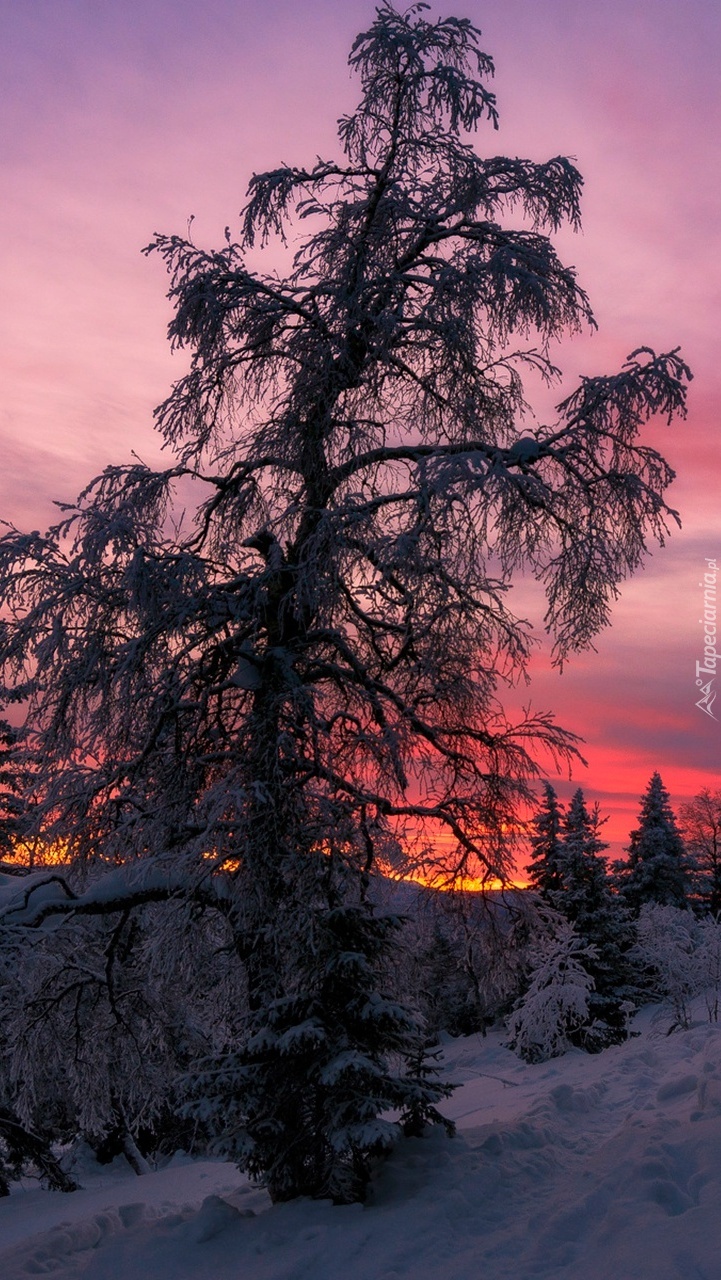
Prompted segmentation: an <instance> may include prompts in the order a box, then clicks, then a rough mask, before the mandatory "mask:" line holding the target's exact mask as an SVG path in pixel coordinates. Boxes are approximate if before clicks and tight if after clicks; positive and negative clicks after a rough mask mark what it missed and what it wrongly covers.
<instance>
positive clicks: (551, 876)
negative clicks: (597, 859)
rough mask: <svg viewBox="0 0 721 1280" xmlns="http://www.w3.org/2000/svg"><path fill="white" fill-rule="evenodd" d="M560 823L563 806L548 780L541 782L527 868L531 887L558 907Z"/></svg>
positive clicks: (561, 866)
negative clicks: (541, 791)
mask: <svg viewBox="0 0 721 1280" xmlns="http://www.w3.org/2000/svg"><path fill="white" fill-rule="evenodd" d="M562 825H563V806H562V805H561V804H560V803H559V800H558V796H557V795H556V792H555V790H554V788H553V787H552V786H551V784H550V782H544V784H543V795H542V797H541V800H540V802H539V804H538V808H537V809H536V812H535V814H534V816H533V818H532V820H531V830H532V834H531V836H530V839H529V844H530V847H531V854H530V861H529V864H528V867H527V871H528V880H529V883H530V885H531V887H532V888H533V889H535V891H536V893H538V894H539V895H540V896H541V897H542V898H543V899H544V901H545V902H548V903H550V905H551V906H558V901H557V895H558V893H559V891H561V890H562V889H563V837H562V834H561V830H562Z"/></svg>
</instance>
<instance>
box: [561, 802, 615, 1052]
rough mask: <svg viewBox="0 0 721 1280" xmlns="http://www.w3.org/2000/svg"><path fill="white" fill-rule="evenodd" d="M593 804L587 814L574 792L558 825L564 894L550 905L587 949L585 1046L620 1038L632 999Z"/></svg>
mask: <svg viewBox="0 0 721 1280" xmlns="http://www.w3.org/2000/svg"><path fill="white" fill-rule="evenodd" d="M603 821H604V820H603V819H601V818H600V815H599V808H598V805H597V804H596V805H595V806H594V808H593V810H592V811H591V812H590V813H589V811H588V809H587V807H586V804H585V801H584V796H583V791H582V790H581V789H580V787H579V789H578V790H577V791H576V793H575V795H574V796H573V799H572V800H571V803H570V805H569V808H568V813H567V814H566V818H565V821H564V825H563V845H562V855H563V862H562V874H563V889H562V892H561V893H560V894H558V895H557V898H556V902H555V904H554V905H556V906H557V908H558V909H559V910H560V911H562V913H563V915H564V916H565V917H566V919H567V920H568V921H570V923H571V924H573V926H574V928H575V929H576V931H577V933H578V935H579V937H580V938H581V941H582V942H583V944H584V945H585V946H587V947H590V948H591V949H592V951H591V954H592V958H590V959H589V960H587V961H586V962H585V963H586V967H587V969H588V972H589V974H590V976H591V977H592V979H593V986H594V989H593V991H592V993H591V995H590V997H589V1012H590V1018H591V1026H590V1027H589V1028H588V1029H587V1030H586V1032H585V1037H586V1041H587V1047H589V1048H603V1046H604V1045H605V1044H610V1043H613V1042H614V1041H618V1040H622V1039H624V1038H625V1034H626V1033H625V1024H626V1016H625V1006H626V1003H627V1001H628V998H629V996H630V994H631V987H630V972H629V969H628V964H627V961H626V959H625V953H626V952H627V951H628V949H629V947H630V946H631V944H632V941H633V938H632V930H631V929H630V926H629V921H628V917H627V913H626V911H625V910H624V907H623V905H622V903H621V902H619V900H618V897H617V896H616V895H614V894H613V892H612V890H611V885H610V881H609V877H608V871H607V862H606V858H605V857H604V856H603V854H604V850H606V849H607V848H608V844H607V843H606V842H605V841H603V840H602V839H601V838H600V828H601V826H602V824H603Z"/></svg>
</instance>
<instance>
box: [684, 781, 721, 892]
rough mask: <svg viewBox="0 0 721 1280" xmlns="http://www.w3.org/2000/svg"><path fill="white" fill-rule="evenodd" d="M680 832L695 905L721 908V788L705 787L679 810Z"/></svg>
mask: <svg viewBox="0 0 721 1280" xmlns="http://www.w3.org/2000/svg"><path fill="white" fill-rule="evenodd" d="M679 817H680V820H681V832H682V835H683V839H684V841H685V844H686V849H687V851H688V854H689V857H690V859H691V862H692V864H693V865H692V868H691V882H692V886H693V897H694V905H696V903H698V905H699V907H700V909H701V910H702V911H707V912H710V913H711V914H712V915H717V914H718V912H720V911H721V788H717V790H716V791H711V789H710V788H709V787H703V788H702V790H701V791H699V793H698V795H697V796H694V798H693V800H689V801H688V803H687V804H682V805H681V808H680V810H679Z"/></svg>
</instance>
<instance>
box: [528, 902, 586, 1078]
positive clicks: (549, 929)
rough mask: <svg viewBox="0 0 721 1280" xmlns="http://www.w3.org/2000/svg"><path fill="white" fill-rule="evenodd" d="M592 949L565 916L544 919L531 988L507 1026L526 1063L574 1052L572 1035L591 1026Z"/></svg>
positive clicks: (532, 962)
mask: <svg viewBox="0 0 721 1280" xmlns="http://www.w3.org/2000/svg"><path fill="white" fill-rule="evenodd" d="M592 958H593V949H592V948H591V947H586V946H584V945H583V943H582V941H581V939H580V938H579V936H578V934H577V933H576V931H575V929H574V928H573V925H571V924H569V923H568V921H567V920H564V919H563V917H562V916H557V915H556V914H555V913H554V914H553V915H551V914H550V912H549V913H547V914H545V915H544V930H543V933H542V934H541V935H540V936H538V937H537V938H536V939H534V941H533V943H532V945H531V948H530V952H529V959H530V966H531V971H530V984H529V987H528V990H527V991H526V993H525V995H524V996H523V997H522V998H521V1000H520V1001H519V1003H518V1006H517V1008H516V1010H515V1012H514V1013H513V1014H512V1015H511V1017H510V1018H509V1021H508V1030H509V1032H510V1040H509V1045H510V1047H511V1048H512V1049H514V1050H515V1051H516V1053H517V1054H518V1055H519V1057H521V1058H525V1060H526V1061H527V1062H545V1061H546V1059H547V1058H556V1057H558V1056H559V1054H562V1053H565V1052H566V1050H567V1049H570V1048H571V1046H572V1044H573V1040H572V1035H573V1033H574V1032H578V1031H579V1029H580V1028H581V1027H583V1026H584V1024H587V1023H588V1022H589V996H590V993H591V991H592V989H593V979H592V978H591V976H590V974H589V973H588V972H587V970H586V969H585V968H584V961H588V960H589V959H592Z"/></svg>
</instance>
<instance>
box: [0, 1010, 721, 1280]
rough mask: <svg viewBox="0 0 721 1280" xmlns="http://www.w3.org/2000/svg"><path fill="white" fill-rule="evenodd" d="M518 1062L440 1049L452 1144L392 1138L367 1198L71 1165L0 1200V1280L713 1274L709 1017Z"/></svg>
mask: <svg viewBox="0 0 721 1280" xmlns="http://www.w3.org/2000/svg"><path fill="white" fill-rule="evenodd" d="M701 1012H702V1011H701V1010H699V1021H698V1022H697V1023H696V1024H695V1025H694V1026H693V1027H692V1029H691V1030H689V1031H684V1032H676V1033H674V1034H673V1035H670V1036H669V1035H667V1034H666V1030H667V1027H668V1021H669V1020H668V1017H666V1018H664V1017H663V1016H660V1017H659V1013H658V1011H654V1010H652V1009H646V1010H644V1011H643V1012H642V1013H641V1015H640V1016H639V1018H638V1019H637V1022H636V1030H637V1031H640V1035H638V1036H636V1037H635V1038H633V1039H632V1040H630V1041H629V1042H628V1043H627V1044H625V1045H620V1046H617V1047H615V1048H611V1049H608V1050H606V1051H605V1052H604V1053H602V1054H599V1055H598V1056H596V1057H589V1056H587V1055H586V1054H583V1053H581V1052H574V1053H571V1054H568V1055H566V1056H565V1057H564V1058H560V1059H556V1060H554V1061H551V1062H548V1063H544V1064H542V1065H538V1066H528V1065H526V1064H524V1063H522V1062H520V1061H519V1060H518V1059H517V1058H516V1057H515V1056H514V1055H513V1054H511V1053H510V1052H509V1051H508V1050H507V1049H506V1048H504V1047H503V1043H502V1040H503V1037H502V1036H501V1035H500V1034H497V1035H489V1037H488V1038H487V1039H486V1040H482V1039H480V1038H476V1037H471V1038H467V1039H463V1040H456V1041H451V1042H449V1043H448V1044H447V1045H446V1046H445V1050H446V1060H447V1064H448V1071H449V1074H450V1076H451V1077H452V1078H453V1079H455V1080H458V1081H461V1082H462V1084H461V1088H459V1089H458V1091H457V1092H456V1093H455V1095H454V1096H453V1098H452V1099H451V1100H450V1101H449V1102H448V1103H447V1104H446V1107H445V1110H446V1112H447V1114H449V1115H451V1116H452V1117H453V1118H454V1119H456V1121H457V1123H458V1136H457V1137H456V1138H454V1139H450V1140H449V1139H447V1138H446V1137H445V1136H444V1135H443V1134H442V1133H440V1132H436V1133H433V1134H432V1135H430V1136H429V1137H428V1138H425V1139H421V1140H417V1141H414V1142H409V1143H406V1144H404V1145H403V1146H402V1147H401V1148H400V1149H399V1150H398V1151H397V1152H396V1154H395V1156H394V1158H393V1159H392V1160H391V1161H390V1162H389V1163H388V1164H386V1165H385V1166H383V1167H382V1169H381V1170H380V1171H379V1174H378V1176H377V1178H376V1180H375V1182H374V1184H373V1187H372V1193H371V1198H370V1200H369V1203H368V1204H367V1205H366V1206H364V1207H360V1206H354V1207H351V1208H334V1207H332V1206H330V1205H328V1204H325V1203H316V1202H310V1201H297V1202H294V1203H292V1204H287V1205H278V1206H275V1207H271V1206H270V1205H269V1203H268V1201H267V1197H266V1196H265V1194H264V1193H263V1192H261V1191H257V1190H253V1189H252V1188H250V1187H249V1186H248V1183H247V1181H246V1180H245V1179H244V1178H243V1177H242V1176H241V1175H240V1174H238V1173H237V1171H236V1170H235V1169H234V1168H233V1167H232V1166H229V1165H225V1164H221V1163H214V1162H211V1161H203V1162H197V1163H187V1162H184V1161H183V1160H182V1159H181V1160H176V1161H175V1162H174V1163H173V1164H171V1166H170V1167H168V1168H166V1169H164V1170H161V1171H159V1172H158V1173H154V1174H151V1175H148V1176H146V1177H143V1178H136V1177H134V1176H133V1175H128V1174H126V1173H125V1171H124V1170H122V1168H117V1169H113V1170H111V1171H110V1172H107V1171H105V1172H102V1173H98V1172H97V1170H92V1169H90V1168H89V1167H88V1169H82V1170H80V1171H79V1176H80V1179H81V1181H83V1183H84V1185H85V1188H86V1189H85V1190H83V1191H80V1192H76V1193H74V1194H73V1195H70V1196H63V1195H61V1194H59V1193H49V1192H43V1191H38V1190H27V1189H23V1190H20V1189H18V1190H17V1191H16V1193H15V1194H13V1195H12V1196H11V1197H10V1198H9V1199H6V1200H4V1201H0V1276H2V1278H3V1280H29V1277H31V1276H38V1275H41V1274H52V1275H53V1276H54V1277H58V1280H70V1278H71V1277H83V1278H84V1280H130V1278H131V1277H132V1278H133V1280H135V1278H136V1277H142V1280H238V1277H241V1276H242V1277H243V1280H391V1278H393V1280H402V1278H405V1277H408V1280H410V1278H411V1277H412V1278H413V1280H430V1278H431V1277H433V1278H435V1277H439V1278H440V1277H444V1280H446V1278H447V1280H477V1277H479V1276H482V1277H484V1280H525V1277H533V1276H546V1277H578V1278H579V1280H609V1277H613V1280H636V1278H638V1280H650V1278H651V1277H652V1278H653V1280H717V1277H719V1276H720V1275H721V1210H720V1207H719V1206H721V1028H719V1027H717V1026H709V1025H708V1023H704V1022H702V1021H701V1020H700V1015H701Z"/></svg>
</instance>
